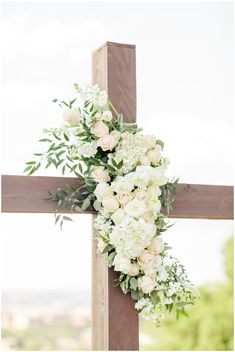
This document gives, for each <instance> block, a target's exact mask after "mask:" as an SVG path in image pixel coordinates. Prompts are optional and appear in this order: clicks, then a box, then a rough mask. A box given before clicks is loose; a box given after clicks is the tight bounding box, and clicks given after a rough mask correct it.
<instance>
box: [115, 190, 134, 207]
mask: <svg viewBox="0 0 235 352" xmlns="http://www.w3.org/2000/svg"><path fill="white" fill-rule="evenodd" d="M131 198H132V197H131V195H130V194H128V193H121V194H118V195H117V200H118V201H119V203H120V204H121V205H126V204H127V203H128V202H129V201H130V200H131Z"/></svg>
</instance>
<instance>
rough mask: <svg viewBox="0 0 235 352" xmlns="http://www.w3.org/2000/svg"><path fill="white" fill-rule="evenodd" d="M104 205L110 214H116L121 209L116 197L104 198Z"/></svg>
mask: <svg viewBox="0 0 235 352" xmlns="http://www.w3.org/2000/svg"><path fill="white" fill-rule="evenodd" d="M102 204H103V207H104V208H105V210H107V211H108V212H109V213H114V212H115V211H116V210H117V209H118V208H119V204H118V201H117V200H116V198H115V197H114V196H108V197H107V196H106V197H104V198H103V200H102Z"/></svg>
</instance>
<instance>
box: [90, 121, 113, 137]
mask: <svg viewBox="0 0 235 352" xmlns="http://www.w3.org/2000/svg"><path fill="white" fill-rule="evenodd" d="M91 133H92V134H94V135H95V136H96V137H102V136H104V135H106V134H108V133H109V128H108V126H107V125H106V124H105V123H103V122H102V121H97V122H96V123H95V124H94V125H93V126H92V128H91Z"/></svg>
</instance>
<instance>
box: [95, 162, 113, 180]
mask: <svg viewBox="0 0 235 352" xmlns="http://www.w3.org/2000/svg"><path fill="white" fill-rule="evenodd" d="M92 177H93V178H94V179H95V181H97V182H107V181H110V177H109V173H108V171H107V170H105V169H104V167H103V166H96V167H94V169H93V171H92Z"/></svg>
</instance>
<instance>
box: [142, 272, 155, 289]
mask: <svg viewBox="0 0 235 352" xmlns="http://www.w3.org/2000/svg"><path fill="white" fill-rule="evenodd" d="M155 286H156V282H155V281H154V279H153V278H152V277H150V276H148V275H144V276H141V277H140V278H139V279H138V287H139V289H141V290H142V291H143V293H150V292H152V291H153V290H154V288H155Z"/></svg>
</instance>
